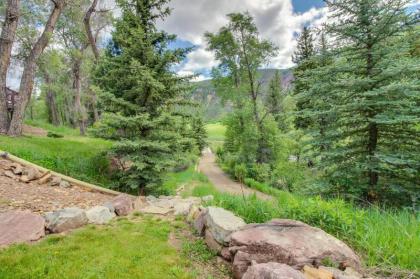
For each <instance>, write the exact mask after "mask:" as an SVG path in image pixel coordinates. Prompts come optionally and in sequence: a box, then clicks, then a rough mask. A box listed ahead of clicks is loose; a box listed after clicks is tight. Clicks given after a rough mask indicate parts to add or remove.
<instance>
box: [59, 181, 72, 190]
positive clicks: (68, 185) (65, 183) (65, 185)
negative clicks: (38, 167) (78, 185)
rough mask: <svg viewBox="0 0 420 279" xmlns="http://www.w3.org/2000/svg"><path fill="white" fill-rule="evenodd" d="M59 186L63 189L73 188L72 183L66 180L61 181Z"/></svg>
mask: <svg viewBox="0 0 420 279" xmlns="http://www.w3.org/2000/svg"><path fill="white" fill-rule="evenodd" d="M59 186H60V187H61V188H70V187H71V185H70V183H69V182H67V181H65V180H61V182H60V184H59Z"/></svg>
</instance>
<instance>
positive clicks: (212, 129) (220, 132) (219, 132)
mask: <svg viewBox="0 0 420 279" xmlns="http://www.w3.org/2000/svg"><path fill="white" fill-rule="evenodd" d="M206 131H207V136H208V142H209V145H210V148H212V149H213V151H216V149H217V147H219V146H222V145H223V141H224V139H225V132H226V127H225V126H224V125H223V124H221V123H213V124H207V125H206Z"/></svg>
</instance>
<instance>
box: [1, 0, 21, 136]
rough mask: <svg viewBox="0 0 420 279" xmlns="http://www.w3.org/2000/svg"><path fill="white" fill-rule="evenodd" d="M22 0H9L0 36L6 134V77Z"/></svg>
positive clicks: (2, 101) (3, 129) (7, 118)
mask: <svg viewBox="0 0 420 279" xmlns="http://www.w3.org/2000/svg"><path fill="white" fill-rule="evenodd" d="M19 6H20V0H8V1H7V8H6V17H5V20H4V23H3V27H2V31H1V37H0V133H1V134H5V133H7V131H8V129H9V121H10V120H9V116H8V112H7V104H6V78H7V70H8V68H9V65H10V56H11V53H12V46H13V41H14V39H15V35H16V29H17V25H18V20H19Z"/></svg>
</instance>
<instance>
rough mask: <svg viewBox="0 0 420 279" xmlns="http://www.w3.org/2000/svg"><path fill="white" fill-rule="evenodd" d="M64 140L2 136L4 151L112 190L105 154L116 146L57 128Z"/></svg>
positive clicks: (0, 147)
mask: <svg viewBox="0 0 420 279" xmlns="http://www.w3.org/2000/svg"><path fill="white" fill-rule="evenodd" d="M57 129H58V130H59V131H61V132H60V133H62V134H65V135H66V136H65V137H64V138H57V139H56V138H47V137H35V136H22V137H19V138H10V137H6V136H0V150H3V151H7V152H9V153H11V154H13V155H15V156H18V157H20V158H22V159H25V160H27V161H30V162H32V163H35V164H38V165H40V166H42V167H45V168H48V169H51V170H53V171H56V172H59V173H62V174H65V175H68V176H71V177H74V178H77V179H80V180H83V181H86V182H90V183H93V184H98V185H101V186H105V187H108V186H110V184H111V181H110V180H109V176H108V162H107V159H106V156H105V151H106V150H108V149H109V148H110V147H111V146H112V143H111V142H109V141H106V140H102V139H94V138H90V137H80V136H77V135H72V132H71V131H70V130H67V129H68V128H57Z"/></svg>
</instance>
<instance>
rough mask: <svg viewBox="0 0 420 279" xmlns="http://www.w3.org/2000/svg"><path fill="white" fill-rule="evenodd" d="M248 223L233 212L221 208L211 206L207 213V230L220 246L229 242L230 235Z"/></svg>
mask: <svg viewBox="0 0 420 279" xmlns="http://www.w3.org/2000/svg"><path fill="white" fill-rule="evenodd" d="M245 225H246V223H245V222H244V220H243V219H242V218H240V217H237V216H235V215H234V214H233V213H232V212H230V211H227V210H225V209H223V208H220V207H213V206H209V207H208V208H207V213H206V228H207V230H209V232H210V233H211V234H212V235H213V238H214V239H215V240H216V241H217V242H218V243H220V244H225V243H228V242H229V237H230V235H231V234H232V233H233V232H235V231H237V230H239V229H240V228H242V227H243V226H245Z"/></svg>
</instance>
